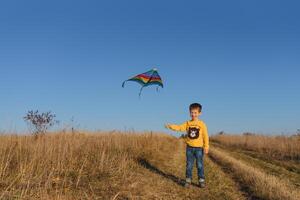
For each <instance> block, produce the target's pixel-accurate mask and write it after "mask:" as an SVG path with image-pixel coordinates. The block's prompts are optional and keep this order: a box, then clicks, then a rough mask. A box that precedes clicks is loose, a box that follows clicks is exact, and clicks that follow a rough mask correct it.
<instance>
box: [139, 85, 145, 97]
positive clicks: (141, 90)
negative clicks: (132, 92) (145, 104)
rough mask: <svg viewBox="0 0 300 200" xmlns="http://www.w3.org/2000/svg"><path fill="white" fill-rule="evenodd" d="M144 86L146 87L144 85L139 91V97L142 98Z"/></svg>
mask: <svg viewBox="0 0 300 200" xmlns="http://www.w3.org/2000/svg"><path fill="white" fill-rule="evenodd" d="M144 87H145V86H142V87H141V89H140V93H139V97H140V98H141V95H142V91H143V89H144Z"/></svg>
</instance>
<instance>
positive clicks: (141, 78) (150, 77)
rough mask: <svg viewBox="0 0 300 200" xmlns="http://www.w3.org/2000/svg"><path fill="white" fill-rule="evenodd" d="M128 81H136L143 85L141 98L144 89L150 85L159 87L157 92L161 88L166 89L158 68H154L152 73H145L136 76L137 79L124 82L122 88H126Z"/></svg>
mask: <svg viewBox="0 0 300 200" xmlns="http://www.w3.org/2000/svg"><path fill="white" fill-rule="evenodd" d="M127 81H135V82H138V83H139V84H141V85H142V88H141V90H140V93H139V96H141V94H142V90H143V88H144V87H147V86H149V85H157V90H158V87H159V86H160V87H162V88H163V87H164V85H163V82H162V79H161V77H160V76H159V74H158V72H157V69H156V68H154V69H152V70H150V71H147V72H145V73H142V74H139V75H136V76H135V77H132V78H130V79H128V80H126V81H124V82H123V84H122V87H124V86H125V83H126V82H127Z"/></svg>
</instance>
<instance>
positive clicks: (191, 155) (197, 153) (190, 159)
mask: <svg viewBox="0 0 300 200" xmlns="http://www.w3.org/2000/svg"><path fill="white" fill-rule="evenodd" d="M203 156H204V154H203V148H201V147H190V146H188V145H187V146H186V178H190V179H192V173H193V166H194V161H195V159H196V165H197V173H198V178H199V179H200V178H201V179H204V165H203Z"/></svg>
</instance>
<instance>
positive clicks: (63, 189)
mask: <svg viewBox="0 0 300 200" xmlns="http://www.w3.org/2000/svg"><path fill="white" fill-rule="evenodd" d="M246 137H247V138H246ZM257 137H262V138H257ZM253 140H256V142H255V141H254V142H253ZM273 140H274V142H273V143H274V144H275V143H276V142H278V148H275V147H274V146H272V148H269V147H270V146H271V144H272V145H273V143H271V142H267V144H264V145H266V146H265V147H264V145H261V146H257V145H255V144H258V143H259V142H258V141H273ZM275 140H276V142H275ZM211 141H212V142H211V152H210V154H209V156H206V157H205V175H206V179H207V187H206V188H205V189H200V188H198V187H197V185H196V184H195V185H194V186H192V187H191V188H184V187H183V182H184V179H185V144H184V141H182V139H178V138H175V137H173V136H169V135H166V134H163V133H121V132H110V133H105V132H101V133H52V134H48V135H46V136H43V137H40V138H37V139H36V138H35V137H32V136H24V135H23V136H21V135H9V134H7V135H2V136H0V199H199V198H203V199H216V200H217V199H234V200H236V199H299V197H300V196H299V194H300V193H299V189H300V183H299V180H300V163H299V152H300V151H299V149H298V148H299V147H300V139H299V137H296V136H295V137H283V138H280V139H277V138H275V137H267V136H252V135H251V136H250V135H248V136H231V135H222V136H215V137H212V139H211ZM228 141H229V142H228ZM245 141H246V142H245ZM272 152H273V153H272ZM194 175H195V176H194V180H193V181H194V183H196V173H195V172H194Z"/></svg>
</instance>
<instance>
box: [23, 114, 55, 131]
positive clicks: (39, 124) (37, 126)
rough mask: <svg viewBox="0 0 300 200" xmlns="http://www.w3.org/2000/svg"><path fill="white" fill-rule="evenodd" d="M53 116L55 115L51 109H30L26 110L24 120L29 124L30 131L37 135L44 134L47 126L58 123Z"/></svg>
mask: <svg viewBox="0 0 300 200" xmlns="http://www.w3.org/2000/svg"><path fill="white" fill-rule="evenodd" d="M55 118H56V115H55V114H53V113H52V112H51V111H49V112H43V113H40V112H39V111H38V110H36V111H33V110H31V111H28V112H27V114H26V116H25V117H24V120H25V121H26V122H27V123H28V124H29V126H30V128H31V130H32V133H33V134H34V135H35V136H38V135H43V134H45V133H46V132H47V130H48V129H49V128H51V127H52V126H54V125H55V124H57V123H58V121H57V120H55Z"/></svg>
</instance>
